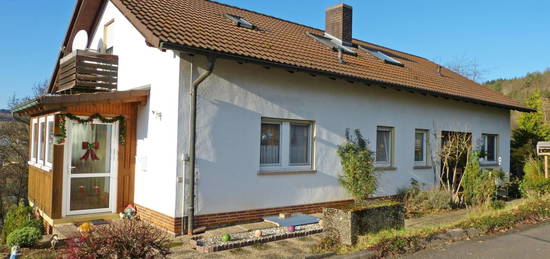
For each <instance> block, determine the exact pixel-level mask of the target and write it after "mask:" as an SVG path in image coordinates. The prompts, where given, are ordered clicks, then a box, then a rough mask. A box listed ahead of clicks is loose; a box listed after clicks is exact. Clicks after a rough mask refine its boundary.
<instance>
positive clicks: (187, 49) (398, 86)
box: [160, 41, 535, 112]
mask: <svg viewBox="0 0 550 259" xmlns="http://www.w3.org/2000/svg"><path fill="white" fill-rule="evenodd" d="M160 48H164V49H172V50H177V51H183V52H188V53H193V54H200V55H205V56H212V55H216V56H220V57H224V58H228V59H232V60H238V61H249V62H253V63H258V64H262V65H271V66H276V67H281V68H286V69H295V70H302V71H307V72H313V73H318V74H324V75H327V76H336V77H341V78H345V79H350V80H357V81H361V82H364V83H367V84H380V85H382V86H387V87H392V88H395V89H398V90H406V91H413V92H416V93H420V94H426V95H433V96H437V97H443V98H451V99H457V100H461V101H466V102H471V103H476V104H481V105H488V106H493V107H498V108H503V109H507V110H517V111H520V112H534V111H535V110H533V109H531V108H528V107H525V106H515V105H507V104H502V103H496V102H489V101H485V100H480V99H475V98H469V97H464V96H459V95H452V94H448V93H442V92H438V91H430V90H425V89H421V88H418V87H415V86H410V85H401V84H395V83H390V82H384V81H378V80H372V79H368V78H362V77H355V76H350V75H346V74H340V73H335V72H330V71H325V70H320V69H314V68H310V67H302V66H295V65H291V64H284V63H279V62H274V61H269V60H265V59H259V58H254V57H248V56H242V55H237V54H231V53H227V52H221V51H215V50H210V49H204V48H197V47H191V46H186V45H181V44H177V43H172V42H167V41H161V42H160Z"/></svg>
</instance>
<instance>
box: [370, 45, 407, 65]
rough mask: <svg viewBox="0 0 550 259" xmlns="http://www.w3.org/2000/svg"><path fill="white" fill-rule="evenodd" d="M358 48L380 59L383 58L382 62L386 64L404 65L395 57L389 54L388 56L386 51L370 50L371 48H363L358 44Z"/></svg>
mask: <svg viewBox="0 0 550 259" xmlns="http://www.w3.org/2000/svg"><path fill="white" fill-rule="evenodd" d="M359 49H361V50H363V51H365V52H367V53H369V54H371V55H373V56H375V57H377V58H379V59H381V60H384V62H386V63H388V64H392V65H396V66H401V67H403V66H405V65H403V63H401V62H400V61H399V60H397V59H395V58H392V57H390V56H388V55H387V54H386V53H384V52H381V51H379V50H371V49H368V48H365V47H363V46H359Z"/></svg>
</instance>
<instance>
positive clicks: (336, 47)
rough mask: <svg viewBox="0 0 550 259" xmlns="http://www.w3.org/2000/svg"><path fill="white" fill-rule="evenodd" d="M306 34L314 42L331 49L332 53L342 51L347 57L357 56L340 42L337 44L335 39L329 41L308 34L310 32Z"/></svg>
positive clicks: (325, 38)
mask: <svg viewBox="0 0 550 259" xmlns="http://www.w3.org/2000/svg"><path fill="white" fill-rule="evenodd" d="M306 34H307V35H308V36H309V37H311V38H313V39H315V40H316V41H318V42H319V43H321V44H323V45H325V46H327V47H329V48H331V49H332V50H334V51H342V52H343V53H345V54H349V55H352V56H356V55H357V54H356V53H355V51H353V50H352V49H351V48H348V47H346V46H344V45H342V42H338V41H337V40H335V39H331V38H329V37H325V36H321V35H317V34H313V33H310V32H306Z"/></svg>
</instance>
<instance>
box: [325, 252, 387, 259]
mask: <svg viewBox="0 0 550 259" xmlns="http://www.w3.org/2000/svg"><path fill="white" fill-rule="evenodd" d="M331 258H334V259H375V258H380V256H378V253H377V252H375V251H371V250H363V251H359V252H356V253H353V254H347V255H339V256H333V257H331Z"/></svg>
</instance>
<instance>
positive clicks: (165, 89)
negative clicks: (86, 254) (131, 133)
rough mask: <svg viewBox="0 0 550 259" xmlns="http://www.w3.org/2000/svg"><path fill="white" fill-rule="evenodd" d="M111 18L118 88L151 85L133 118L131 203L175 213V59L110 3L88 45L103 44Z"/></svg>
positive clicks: (176, 86) (177, 65)
mask: <svg viewBox="0 0 550 259" xmlns="http://www.w3.org/2000/svg"><path fill="white" fill-rule="evenodd" d="M113 19H114V27H113V33H112V42H113V45H114V54H115V55H118V58H119V70H118V76H119V78H118V90H130V89H147V88H149V89H150V96H149V100H148V102H147V105H145V106H144V107H140V109H139V112H138V120H137V126H138V127H137V138H138V140H137V155H136V178H135V195H134V201H135V203H137V204H140V205H143V206H145V207H148V208H150V209H153V210H156V211H158V212H161V213H164V214H166V215H169V216H174V214H175V210H176V185H177V181H176V179H177V178H176V177H177V175H176V174H177V172H178V168H179V163H178V157H177V144H176V143H177V141H176V139H177V138H178V136H177V128H178V125H177V122H178V98H179V97H178V94H179V74H180V65H179V62H180V61H179V57H177V56H176V55H175V53H174V52H172V51H166V52H162V51H160V50H159V49H156V48H151V47H148V46H147V45H146V44H145V38H144V37H143V36H142V35H141V34H140V33H139V32H138V31H137V30H136V29H135V27H134V26H133V25H132V24H131V23H130V22H129V21H128V20H127V19H126V18H125V17H124V16H123V15H122V13H121V12H120V11H119V10H118V9H117V8H116V7H115V6H114V5H113V4H112V3H111V2H109V3H108V4H107V6H106V8H105V11H104V12H103V14H102V16H101V19H100V22H99V25H98V30H97V31H96V33H95V34H94V35H93V38H92V41H91V45H90V46H91V48H95V49H97V48H98V47H99V46H101V41H102V37H103V27H104V25H105V24H106V23H107V22H109V21H111V20H113Z"/></svg>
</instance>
